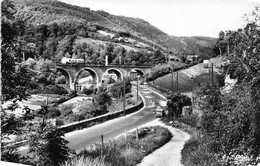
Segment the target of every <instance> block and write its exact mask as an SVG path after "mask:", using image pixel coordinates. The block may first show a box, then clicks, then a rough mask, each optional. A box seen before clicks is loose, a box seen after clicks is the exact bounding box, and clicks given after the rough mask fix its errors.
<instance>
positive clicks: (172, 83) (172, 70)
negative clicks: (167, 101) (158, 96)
mask: <svg viewBox="0 0 260 166" xmlns="http://www.w3.org/2000/svg"><path fill="white" fill-rule="evenodd" d="M171 71H172V87H171V91H172V92H173V70H172V68H171Z"/></svg>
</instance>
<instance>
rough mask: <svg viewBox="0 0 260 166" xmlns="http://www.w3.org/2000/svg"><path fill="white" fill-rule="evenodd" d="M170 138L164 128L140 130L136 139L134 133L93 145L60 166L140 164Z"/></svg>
mask: <svg viewBox="0 0 260 166" xmlns="http://www.w3.org/2000/svg"><path fill="white" fill-rule="evenodd" d="M171 138H172V134H171V133H170V131H169V130H168V129H166V128H163V127H160V126H155V127H149V128H148V127H145V128H141V129H139V130H138V138H136V132H132V133H130V135H128V136H127V137H126V138H123V136H122V137H121V138H119V140H113V141H108V142H106V143H105V144H104V145H103V146H101V144H95V146H94V147H92V149H90V150H84V151H81V152H80V153H79V154H77V155H76V157H75V158H74V159H72V160H70V161H67V162H66V163H65V164H63V165H62V166H80V165H95V164H98V165H106V166H110V165H111V166H112V165H113V166H122V165H124V166H134V165H136V164H138V163H140V162H141V160H142V159H143V157H144V156H146V155H148V154H150V153H151V152H153V151H154V150H156V149H157V148H159V147H161V146H163V145H164V144H165V143H167V142H168V141H170V139H171ZM102 147H103V148H102ZM102 149H103V150H102ZM101 154H102V156H101Z"/></svg>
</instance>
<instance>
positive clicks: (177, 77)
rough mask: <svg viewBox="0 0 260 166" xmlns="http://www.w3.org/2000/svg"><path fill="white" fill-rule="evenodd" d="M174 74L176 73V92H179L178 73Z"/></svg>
mask: <svg viewBox="0 0 260 166" xmlns="http://www.w3.org/2000/svg"><path fill="white" fill-rule="evenodd" d="M176 73H177V78H176V81H177V92H179V84H178V79H179V78H178V77H179V74H178V71H176Z"/></svg>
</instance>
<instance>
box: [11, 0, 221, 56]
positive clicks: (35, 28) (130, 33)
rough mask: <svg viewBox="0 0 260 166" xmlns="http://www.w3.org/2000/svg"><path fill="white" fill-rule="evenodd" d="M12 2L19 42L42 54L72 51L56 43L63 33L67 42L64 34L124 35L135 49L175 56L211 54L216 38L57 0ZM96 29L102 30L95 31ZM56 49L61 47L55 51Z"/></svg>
mask: <svg viewBox="0 0 260 166" xmlns="http://www.w3.org/2000/svg"><path fill="white" fill-rule="evenodd" d="M14 2H15V4H16V6H17V13H16V18H17V20H20V21H21V22H25V26H23V25H21V27H20V36H22V37H23V38H22V39H23V42H26V43H34V44H35V45H36V47H37V48H36V49H37V51H38V54H40V55H43V57H46V58H48V56H50V55H53V56H56V55H57V54H65V53H66V52H68V53H70V54H73V52H72V48H69V46H67V48H64V46H63V48H60V47H59V45H58V43H60V42H62V41H61V40H64V38H65V37H66V36H67V39H68V38H70V39H71V38H72V39H71V40H70V39H68V40H70V42H67V45H71V46H72V45H73V44H74V42H75V41H74V39H73V37H71V36H68V35H74V36H76V38H78V37H81V38H94V39H98V40H101V41H104V40H105V41H109V42H121V41H119V40H121V37H124V38H128V39H129V40H130V41H129V40H128V41H127V42H128V44H130V45H131V47H132V46H133V45H134V46H135V47H136V48H138V50H139V49H142V48H144V49H146V50H147V49H148V50H150V51H152V50H156V49H160V50H162V51H165V50H167V49H169V50H171V52H172V53H174V54H175V55H178V56H181V55H188V54H199V55H203V56H206V57H208V56H209V57H211V56H214V51H213V47H214V44H215V40H216V39H214V38H209V37H174V36H169V35H168V34H166V33H164V32H163V31H161V30H160V29H158V28H156V27H155V26H153V25H151V24H150V23H148V22H147V21H145V20H142V19H140V18H130V17H124V16H116V15H112V14H109V13H107V12H105V11H93V10H91V9H90V8H87V7H79V6H74V5H70V4H66V3H63V2H60V1H57V0H14ZM98 30H101V32H104V33H106V34H105V35H104V34H102V33H100V32H97V31H98ZM54 39H55V40H54ZM113 40H114V41H113ZM131 41H132V43H131ZM127 42H125V43H127ZM138 42H139V43H138ZM50 47H51V48H50ZM59 49H62V50H63V51H60V52H59V51H58V52H57V50H59ZM134 51H136V50H134ZM44 52H45V53H44ZM47 54H48V56H47ZM58 57H60V55H59V56H58Z"/></svg>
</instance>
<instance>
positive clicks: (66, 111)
mask: <svg viewBox="0 0 260 166" xmlns="http://www.w3.org/2000/svg"><path fill="white" fill-rule="evenodd" d="M73 108H74V105H73V104H62V105H61V106H60V112H61V116H62V117H66V116H68V115H70V114H73V112H72V109H73Z"/></svg>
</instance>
